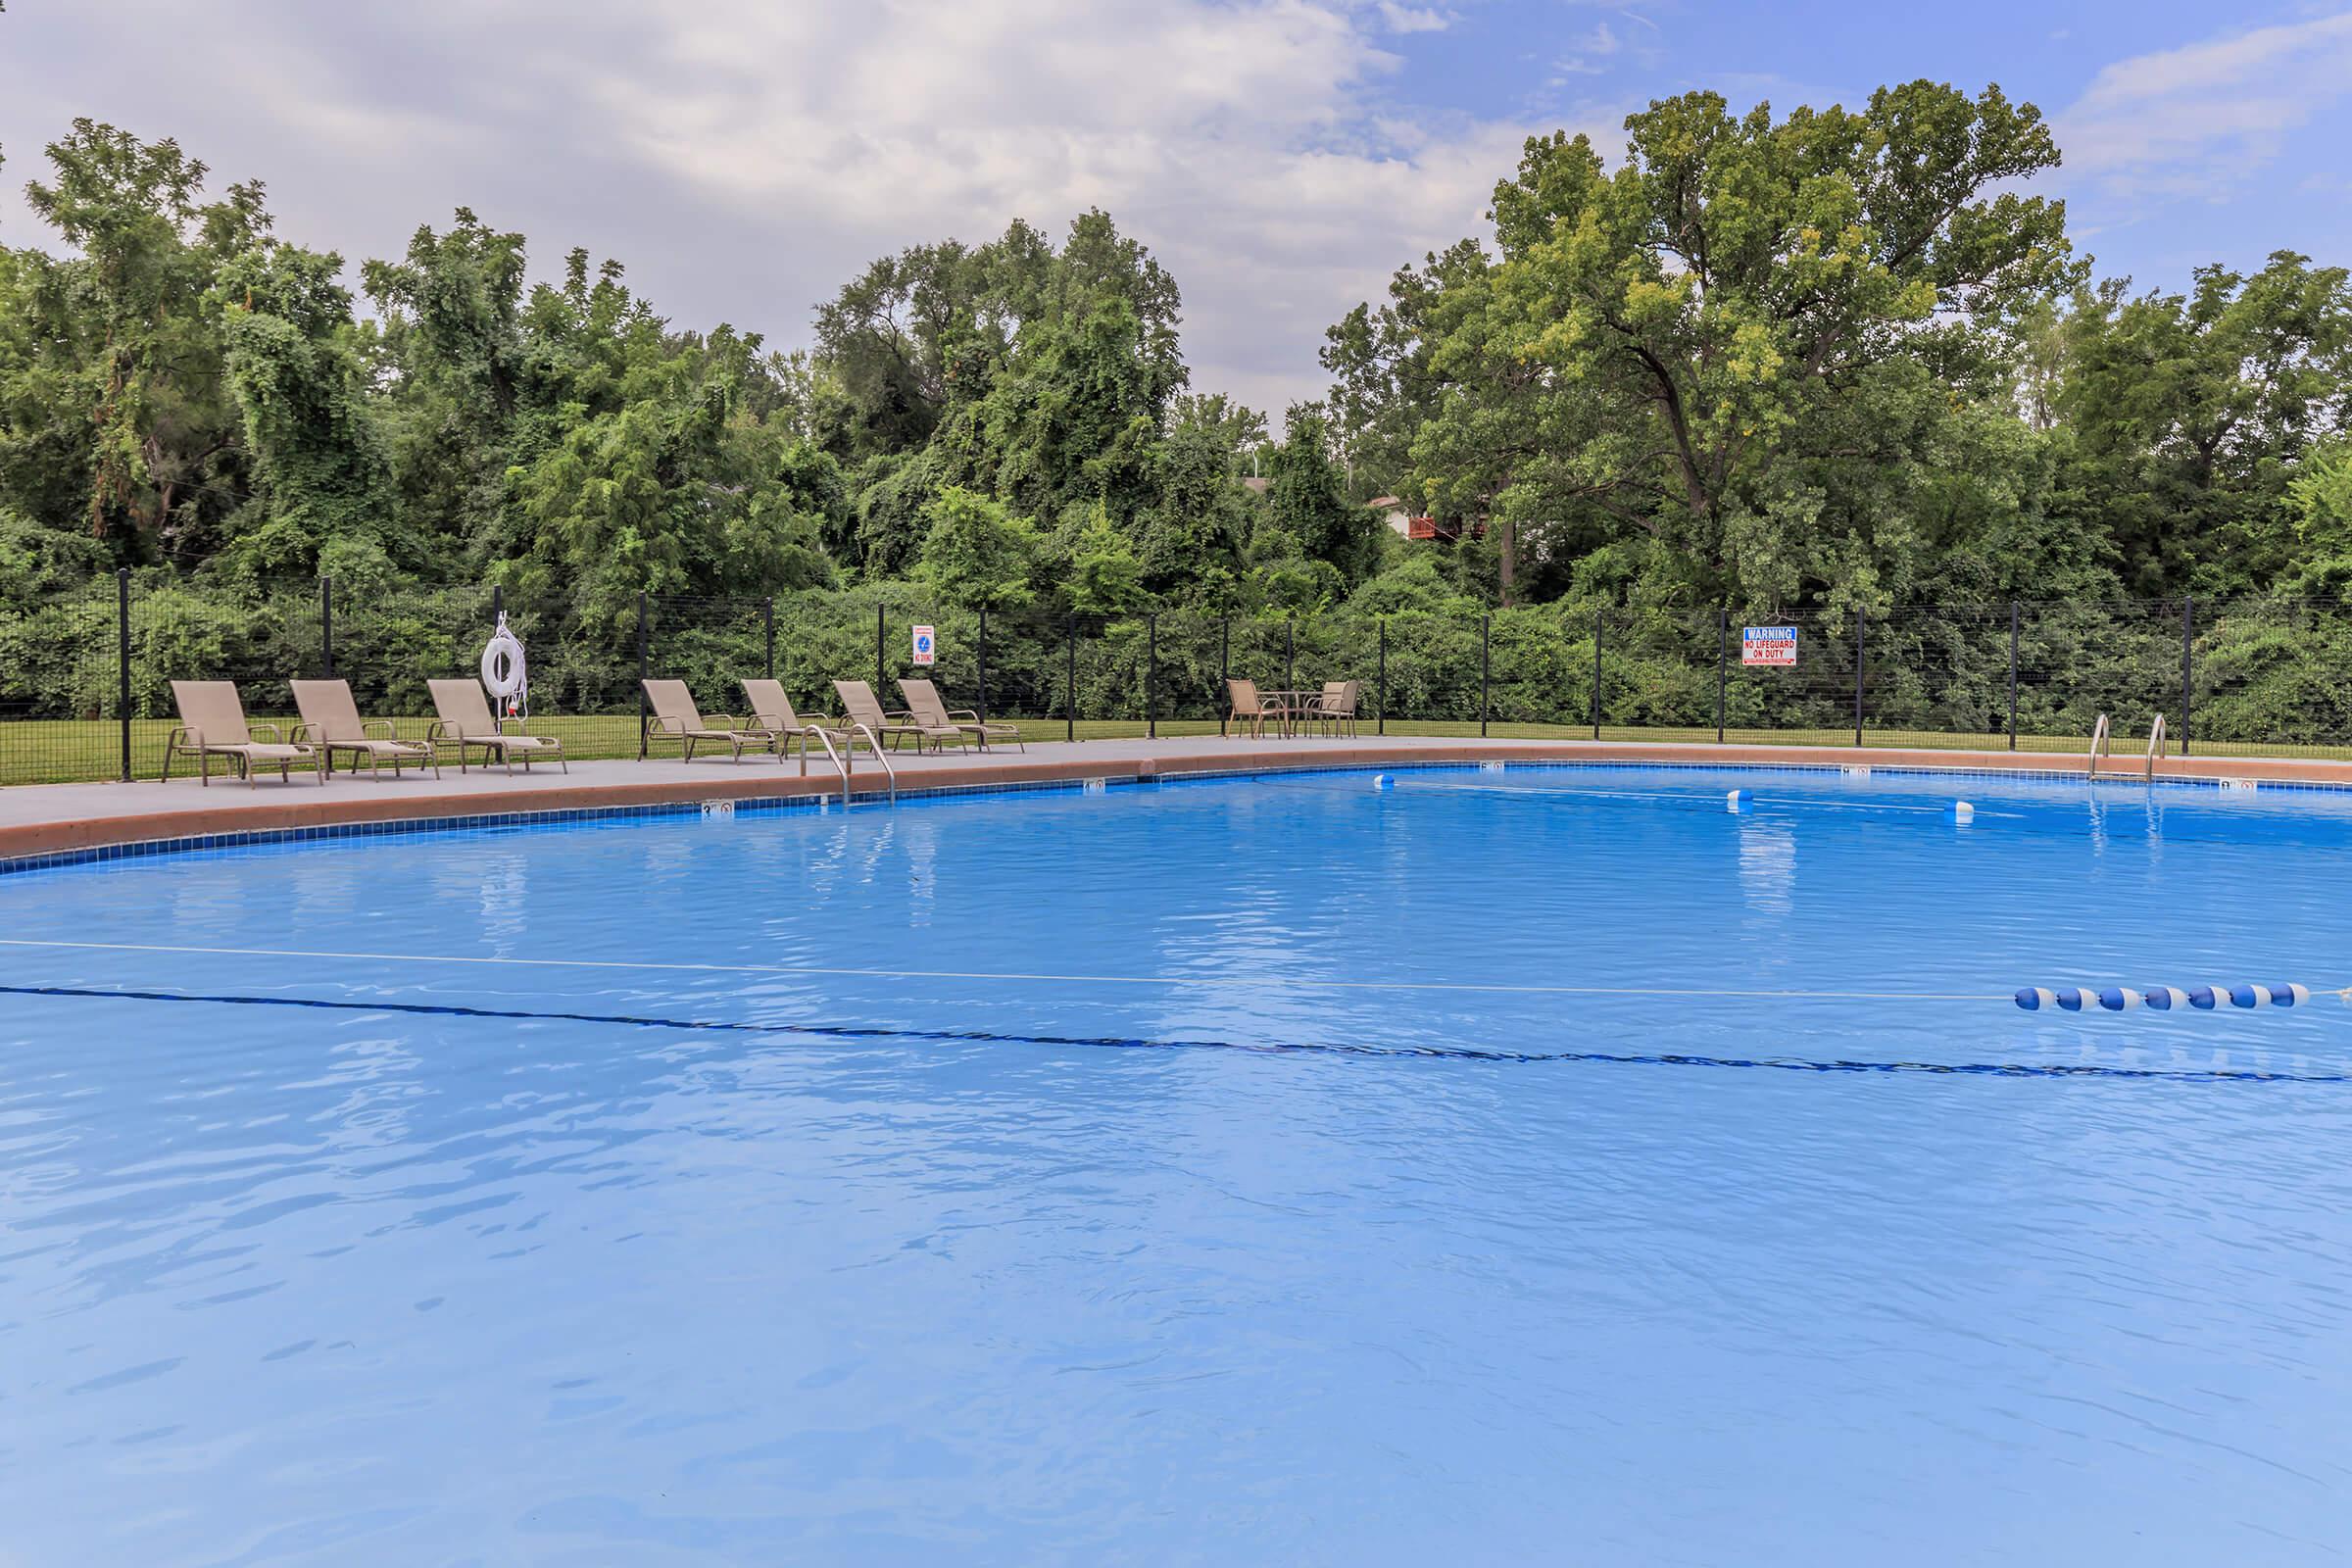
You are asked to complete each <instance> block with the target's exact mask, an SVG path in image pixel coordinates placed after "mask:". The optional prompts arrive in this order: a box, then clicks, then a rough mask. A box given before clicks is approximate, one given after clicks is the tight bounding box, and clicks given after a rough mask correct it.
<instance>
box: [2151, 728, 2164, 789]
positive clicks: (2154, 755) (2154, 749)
mask: <svg viewBox="0 0 2352 1568" xmlns="http://www.w3.org/2000/svg"><path fill="white" fill-rule="evenodd" d="M2164 753H2165V745H2164V715H2163V714H2162V713H2158V714H2157V715H2156V724H2155V727H2154V728H2152V729H2150V730H2149V731H2148V782H2149V783H2150V784H2154V783H2155V782H2156V764H2157V763H2158V762H2160V761H2162V760H2164Z"/></svg>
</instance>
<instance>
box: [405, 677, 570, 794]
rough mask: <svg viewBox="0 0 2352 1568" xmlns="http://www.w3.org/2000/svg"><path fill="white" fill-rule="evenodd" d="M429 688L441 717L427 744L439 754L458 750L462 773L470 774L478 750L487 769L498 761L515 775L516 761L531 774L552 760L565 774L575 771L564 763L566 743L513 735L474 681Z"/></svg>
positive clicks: (440, 683) (444, 682) (446, 682)
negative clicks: (469, 759) (538, 762)
mask: <svg viewBox="0 0 2352 1568" xmlns="http://www.w3.org/2000/svg"><path fill="white" fill-rule="evenodd" d="M425 685H426V686H428V687H429V688H431V690H432V694H433V711H434V712H435V713H436V714H437V715H439V716H438V717H436V718H435V719H434V720H433V727H432V728H431V729H429V730H427V731H425V735H424V740H425V744H426V745H428V746H430V747H432V748H433V750H434V751H435V752H436V753H437V752H439V751H440V749H441V748H442V747H444V746H454V747H456V748H457V753H458V771H459V772H461V773H463V772H465V771H466V754H467V753H468V752H470V751H471V750H472V749H473V748H474V747H476V746H478V747H480V748H481V749H482V762H483V765H485V766H487V765H488V764H489V763H490V761H491V760H493V759H495V760H499V761H503V762H505V763H506V764H507V771H508V772H510V773H512V772H514V771H515V759H516V758H517V757H519V758H521V759H522V770H523V771H524V772H526V773H527V772H529V771H530V770H531V762H532V760H534V759H537V758H542V757H545V758H552V759H554V760H556V761H559V762H563V763H564V772H566V773H568V772H570V771H571V763H570V762H568V761H565V760H564V742H563V741H562V740H561V739H559V738H557V737H556V736H553V735H511V734H509V733H507V730H506V727H505V726H504V725H502V724H501V723H499V721H498V720H497V719H495V718H493V717H492V716H491V715H490V699H489V698H488V697H487V696H486V695H484V693H483V691H482V688H481V685H480V683H479V682H476V681H470V680H428V681H426V682H425Z"/></svg>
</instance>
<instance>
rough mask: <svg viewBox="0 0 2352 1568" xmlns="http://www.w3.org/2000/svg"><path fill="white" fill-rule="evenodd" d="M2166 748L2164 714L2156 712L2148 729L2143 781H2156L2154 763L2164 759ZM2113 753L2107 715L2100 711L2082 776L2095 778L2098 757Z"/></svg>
mask: <svg viewBox="0 0 2352 1568" xmlns="http://www.w3.org/2000/svg"><path fill="white" fill-rule="evenodd" d="M2168 749H2169V748H2168V746H2167V743H2166V740H2165V733H2164V715H2163V714H2162V713H2158V714H2157V715H2156V722H2155V724H2154V725H2152V726H2151V727H2150V728H2149V730H2148V765H2147V773H2146V778H2145V780H2144V782H2146V783H2148V784H2150V785H2153V784H2154V783H2155V782H2156V764H2157V763H2158V762H2161V761H2163V760H2164V759H2165V755H2166V752H2167V751H2168ZM2113 755H2114V747H2113V744H2112V742H2111V740H2110V738H2109V735H2108V724H2107V715H2106V714H2105V713H2101V714H2100V715H2099V722H2098V725H2097V727H2095V728H2094V729H2092V730H2091V732H2090V760H2088V762H2086V763H2085V764H2084V765H2083V768H2082V776H2083V777H2084V778H2097V777H2098V776H2099V759H2100V758H2101V757H2112V756H2113Z"/></svg>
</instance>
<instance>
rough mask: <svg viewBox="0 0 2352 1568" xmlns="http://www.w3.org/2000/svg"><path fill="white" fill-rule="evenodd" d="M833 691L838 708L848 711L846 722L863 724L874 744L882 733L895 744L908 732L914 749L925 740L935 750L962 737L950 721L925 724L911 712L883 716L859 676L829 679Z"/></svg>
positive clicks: (872, 694)
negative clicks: (839, 704)
mask: <svg viewBox="0 0 2352 1568" xmlns="http://www.w3.org/2000/svg"><path fill="white" fill-rule="evenodd" d="M833 692H834V695H835V696H837V697H839V698H840V699H841V711H843V712H845V713H847V714H849V718H850V723H852V724H853V725H860V724H861V725H863V726H864V727H865V729H866V731H867V733H869V734H871V735H872V736H873V737H874V739H875V744H876V745H877V746H879V745H880V744H881V741H882V738H883V737H884V736H888V737H890V744H891V745H892V746H894V747H896V746H899V745H901V744H903V743H904V742H905V741H906V739H907V737H908V736H910V735H911V736H912V737H914V749H915V750H916V751H918V752H919V751H921V750H922V749H923V747H924V745H925V744H926V743H928V744H929V746H930V747H931V749H932V750H933V751H935V752H936V751H945V750H946V749H947V743H948V742H949V741H955V742H956V743H957V744H958V745H960V744H961V743H962V741H963V731H961V730H959V729H957V728H956V726H955V725H953V724H925V723H923V722H922V721H921V720H919V719H917V718H915V716H914V715H913V714H911V713H892V714H889V715H887V716H886V715H885V714H884V713H883V711H882V704H881V701H880V700H879V699H877V698H876V697H875V696H874V689H873V688H872V687H871V686H868V685H867V684H866V683H865V682H863V681H861V680H837V681H835V682H834V683H833Z"/></svg>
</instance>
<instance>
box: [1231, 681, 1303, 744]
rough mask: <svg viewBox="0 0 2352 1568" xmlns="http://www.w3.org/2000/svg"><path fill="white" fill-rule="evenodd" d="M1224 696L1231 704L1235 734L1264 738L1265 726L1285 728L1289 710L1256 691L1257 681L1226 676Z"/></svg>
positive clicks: (1257, 738)
mask: <svg viewBox="0 0 2352 1568" xmlns="http://www.w3.org/2000/svg"><path fill="white" fill-rule="evenodd" d="M1225 696H1226V699H1227V701H1229V702H1230V703H1231V704H1232V705H1233V729H1234V733H1235V734H1237V735H1240V734H1248V735H1249V736H1250V737H1251V738H1252V739H1254V740H1261V741H1262V740H1264V739H1265V738H1266V726H1267V725H1268V724H1272V725H1273V726H1275V727H1276V728H1277V729H1287V728H1288V727H1289V724H1290V719H1291V712H1290V710H1289V709H1287V708H1284V707H1282V706H1281V705H1280V704H1277V703H1269V702H1267V701H1266V700H1265V699H1264V698H1263V697H1260V696H1259V695H1258V693H1257V682H1255V681H1253V680H1243V679H1241V678H1240V677H1238V676H1228V677H1226V681H1225Z"/></svg>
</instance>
